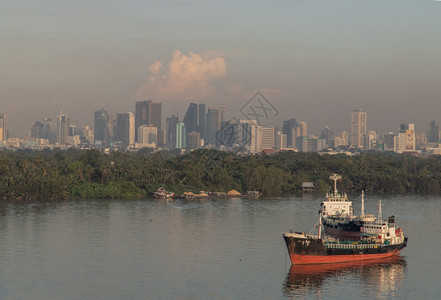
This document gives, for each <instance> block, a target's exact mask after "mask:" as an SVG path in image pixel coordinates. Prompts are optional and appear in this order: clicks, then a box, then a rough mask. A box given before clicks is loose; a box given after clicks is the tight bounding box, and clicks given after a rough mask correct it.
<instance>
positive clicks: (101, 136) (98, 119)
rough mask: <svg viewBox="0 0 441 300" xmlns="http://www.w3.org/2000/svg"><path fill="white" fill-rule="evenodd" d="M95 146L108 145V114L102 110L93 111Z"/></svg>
mask: <svg viewBox="0 0 441 300" xmlns="http://www.w3.org/2000/svg"><path fill="white" fill-rule="evenodd" d="M94 123H95V127H94V130H95V133H94V136H95V144H98V145H103V146H107V145H108V144H109V128H108V123H109V114H108V113H107V111H105V110H104V109H100V110H97V111H95V114H94Z"/></svg>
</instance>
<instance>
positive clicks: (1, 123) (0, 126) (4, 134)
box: [0, 114, 8, 142]
mask: <svg viewBox="0 0 441 300" xmlns="http://www.w3.org/2000/svg"><path fill="white" fill-rule="evenodd" d="M7 121H8V117H7V115H6V114H0V142H2V141H6V140H7V139H8V127H7V125H8V123H7Z"/></svg>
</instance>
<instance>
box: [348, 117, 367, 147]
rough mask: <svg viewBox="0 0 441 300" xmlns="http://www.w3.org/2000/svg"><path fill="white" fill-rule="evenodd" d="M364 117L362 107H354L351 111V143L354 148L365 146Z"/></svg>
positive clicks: (365, 120)
mask: <svg viewBox="0 0 441 300" xmlns="http://www.w3.org/2000/svg"><path fill="white" fill-rule="evenodd" d="M366 117H367V116H366V112H365V111H364V110H363V109H355V110H353V111H352V112H351V145H352V146H355V147H356V148H365V145H364V137H365V135H366V122H367V119H366Z"/></svg>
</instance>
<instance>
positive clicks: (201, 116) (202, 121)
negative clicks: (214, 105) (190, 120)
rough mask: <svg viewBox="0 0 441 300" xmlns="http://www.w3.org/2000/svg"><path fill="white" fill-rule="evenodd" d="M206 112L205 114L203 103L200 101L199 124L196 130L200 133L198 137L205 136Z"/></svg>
mask: <svg viewBox="0 0 441 300" xmlns="http://www.w3.org/2000/svg"><path fill="white" fill-rule="evenodd" d="M205 118H206V114H205V104H203V103H201V104H199V124H198V130H197V132H199V133H200V138H201V139H204V138H205V122H206V120H205Z"/></svg>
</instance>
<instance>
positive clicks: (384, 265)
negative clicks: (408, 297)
mask: <svg viewBox="0 0 441 300" xmlns="http://www.w3.org/2000/svg"><path fill="white" fill-rule="evenodd" d="M405 268H406V260H405V259H404V258H402V257H399V256H395V257H391V258H386V259H381V260H370V261H364V262H351V263H339V264H325V265H292V266H291V268H290V270H289V273H288V274H287V276H286V279H285V282H284V284H283V291H284V294H285V295H286V296H288V297H289V296H305V295H315V296H321V295H323V294H324V292H323V291H324V290H325V286H327V285H328V284H331V285H332V286H336V283H337V286H338V285H339V284H340V283H342V282H343V281H346V282H347V281H349V282H352V283H353V284H356V285H357V286H354V288H359V289H366V291H365V293H367V294H369V295H370V296H371V297H375V298H382V297H388V296H391V295H393V294H394V293H395V291H396V290H397V289H398V288H399V287H400V285H401V281H402V278H403V276H404V271H405Z"/></svg>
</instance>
